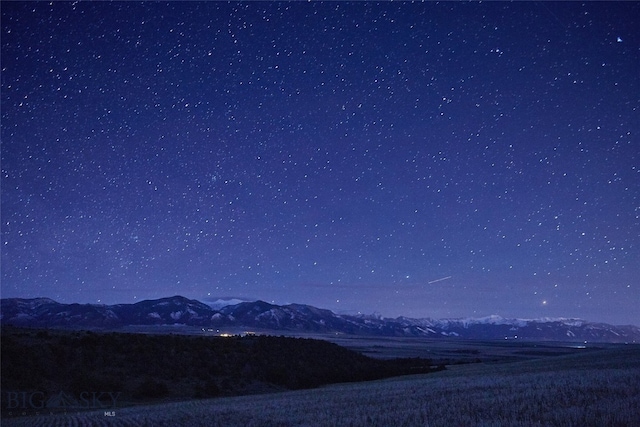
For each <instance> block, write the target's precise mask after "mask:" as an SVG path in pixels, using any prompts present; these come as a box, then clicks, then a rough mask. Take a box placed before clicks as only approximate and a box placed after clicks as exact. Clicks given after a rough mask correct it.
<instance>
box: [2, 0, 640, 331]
mask: <svg viewBox="0 0 640 427" xmlns="http://www.w3.org/2000/svg"><path fill="white" fill-rule="evenodd" d="M1 23H2V34H1V35H2V40H1V42H2V56H1V67H2V97H1V100H2V104H1V106H2V111H1V113H2V116H1V125H2V126H1V128H2V129H1V130H2V134H1V137H2V212H1V217H2V284H1V291H2V297H3V298H9V297H24V298H32V297H40V296H44V297H49V298H53V299H55V300H57V301H59V302H65V303H70V302H81V303H103V304H114V303H132V302H137V301H141V300H143V299H152V298H161V297H166V296H172V295H176V294H179V295H183V296H186V297H189V298H195V299H198V300H201V301H207V300H215V299H217V298H219V297H237V298H242V299H247V300H255V299H262V300H265V301H269V302H273V303H276V304H285V303H291V302H297V303H304V304H311V305H315V306H318V307H322V308H328V309H331V310H333V311H335V312H337V313H358V312H362V313H366V314H369V313H374V312H375V313H379V314H381V315H383V316H385V317H395V316H399V315H405V316H410V317H433V318H443V317H480V316H486V315H491V314H498V315H501V316H504V317H520V318H537V317H579V318H583V319H587V320H592V321H603V322H609V323H614V324H636V325H638V324H640V310H639V309H638V307H639V306H640V237H639V236H640V142H639V139H638V135H639V133H640V120H639V111H640V110H639V109H640V73H639V69H640V65H639V64H640V33H638V30H637V29H638V28H640V4H639V3H637V2H627V3H615V2H595V3H591V2H588V3H585V4H581V3H578V2H567V3H555V2H517V3H503V2H492V3H450V2H445V3H407V2H400V3H369V2H357V3H346V2H312V3H308V2H305V3H286V2H277V3H276V2H250V3H222V2H171V3H158V2H148V3H137V2H120V3H118V2H115V3H112V2H98V3H77V2H76V3H72V2H53V3H47V2H37V3H34V2H9V3H5V2H3V4H2V18H1Z"/></svg>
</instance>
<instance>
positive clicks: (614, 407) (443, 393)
mask: <svg viewBox="0 0 640 427" xmlns="http://www.w3.org/2000/svg"><path fill="white" fill-rule="evenodd" d="M639 422H640V347H638V346H631V345H630V346H620V347H612V348H606V349H601V350H590V351H585V352H578V353H574V354H569V355H564V356H557V357H545V358H541V359H529V360H524V361H518V362H512V363H500V364H495V363H494V364H485V363H478V364H471V365H461V366H456V367H454V368H452V369H449V370H448V371H443V372H438V373H433V374H428V375H416V376H405V377H396V378H391V379H386V380H379V381H371V382H363V383H349V384H339V385H331V386H326V387H322V388H318V389H313V390H302V391H293V392H283V393H271V394H263V395H254V396H243V397H233V398H217V399H202V400H191V401H187V402H174V403H164V404H160V405H146V406H137V407H128V408H115V409H107V410H100V411H93V412H82V413H69V414H58V415H40V416H23V417H16V418H7V419H3V426H5V425H6V426H29V427H34V426H47V427H48V426H69V425H96V426H98V425H104V426H255V427H257V426H264V427H267V426H431V427H435V426H510V427H512V426H581V427H584V426H629V427H631V426H638V425H639Z"/></svg>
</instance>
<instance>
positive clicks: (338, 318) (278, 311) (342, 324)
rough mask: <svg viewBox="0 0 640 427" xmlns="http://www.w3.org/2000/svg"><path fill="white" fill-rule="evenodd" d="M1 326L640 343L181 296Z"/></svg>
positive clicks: (63, 311)
mask: <svg viewBox="0 0 640 427" xmlns="http://www.w3.org/2000/svg"><path fill="white" fill-rule="evenodd" d="M0 322H1V323H2V325H13V326H21V327H40V328H74V329H87V328H88V329H107V330H117V329H120V328H124V327H127V326H144V325H148V326H161V325H173V326H181V325H184V326H190V327H201V328H203V329H205V328H206V329H210V328H215V329H216V331H217V330H221V331H222V330H224V329H225V328H238V327H242V328H247V329H254V330H260V331H274V332H275V331H288V332H294V333H299V334H306V333H316V334H317V333H331V334H353V335H370V336H371V335H372V336H400V337H425V338H432V339H433V338H456V339H482V340H495V339H502V340H504V339H520V340H541V341H569V342H629V343H638V342H640V328H639V327H637V326H632V325H627V326H612V325H608V324H604V323H594V322H588V321H585V320H580V319H566V318H541V319H505V318H502V317H500V316H488V317H483V318H463V319H429V318H424V319H412V318H407V317H398V318H395V319H391V318H383V317H380V316H374V315H339V314H335V313H333V312H332V311H330V310H325V309H320V308H317V307H313V306H309V305H304V304H288V305H282V306H279V305H274V304H269V303H267V302H264V301H253V302H238V301H235V300H217V301H215V302H210V303H209V304H205V303H203V302H200V301H197V300H191V299H187V298H185V297H182V296H174V297H168V298H161V299H157V300H145V301H141V302H138V303H135V304H116V305H96V304H61V303H58V302H56V301H53V300H51V299H48V298H35V299H21V298H8V299H2V300H1V314H0Z"/></svg>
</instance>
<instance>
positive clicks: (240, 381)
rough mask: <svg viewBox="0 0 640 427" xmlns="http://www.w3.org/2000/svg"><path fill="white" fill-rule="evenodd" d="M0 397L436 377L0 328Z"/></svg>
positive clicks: (203, 341) (241, 342) (286, 355)
mask: <svg viewBox="0 0 640 427" xmlns="http://www.w3.org/2000/svg"><path fill="white" fill-rule="evenodd" d="M1 340H2V343H1V345H2V361H1V362H2V390H3V399H4V394H5V392H10V391H20V392H24V391H41V392H43V393H44V394H45V395H46V394H52V393H57V392H60V391H63V392H65V393H70V394H72V395H79V394H80V393H82V392H93V391H100V392H105V391H108V392H121V393H122V394H121V398H120V399H121V401H129V402H135V401H144V400H148V399H157V398H171V399H190V398H193V397H212V396H231V395H240V394H250V393H260V392H268V391H277V390H291V389H301V388H311V387H318V386H321V385H324V384H330V383H337V382H352V381H365V380H373V379H380V378H386V377H391V376H396V375H405V374H416V373H428V372H432V371H434V370H436V368H435V367H432V366H431V362H430V361H429V360H427V359H419V358H414V359H395V360H377V359H372V358H369V357H366V356H364V355H362V354H359V353H357V352H354V351H351V350H348V349H345V348H343V347H340V346H338V345H336V344H332V343H329V342H326V341H320V340H312V339H302V338H285V337H274V336H246V337H239V336H237V337H194V336H185V335H144V334H124V333H95V332H85V331H74V332H70V331H60V330H34V329H14V328H3V330H2V337H1Z"/></svg>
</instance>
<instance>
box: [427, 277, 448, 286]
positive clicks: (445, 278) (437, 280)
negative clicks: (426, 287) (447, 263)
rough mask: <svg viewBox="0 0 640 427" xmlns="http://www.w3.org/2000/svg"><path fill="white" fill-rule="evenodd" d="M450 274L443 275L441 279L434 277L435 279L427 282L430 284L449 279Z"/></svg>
mask: <svg viewBox="0 0 640 427" xmlns="http://www.w3.org/2000/svg"><path fill="white" fill-rule="evenodd" d="M451 277H452V276H447V277H443V278H441V279H436V280H432V281H430V282H427V283H428V284H432V283H436V282H442V281H443V280H447V279H451Z"/></svg>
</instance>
